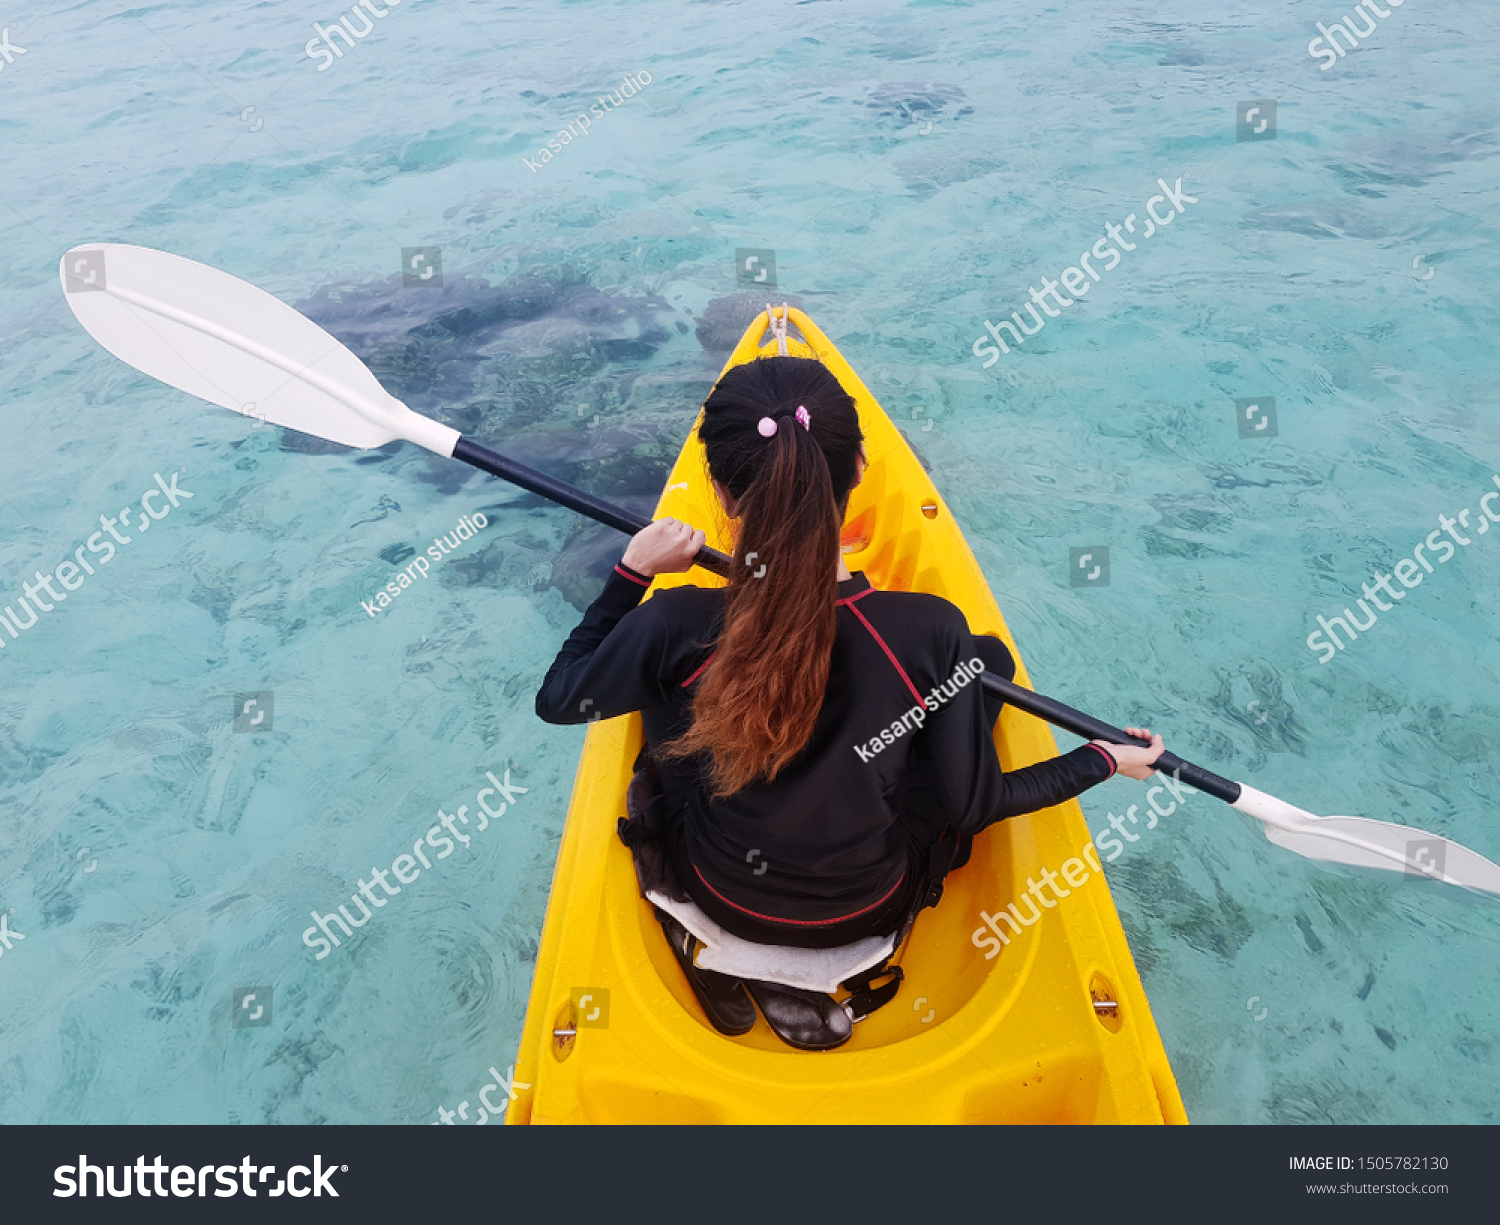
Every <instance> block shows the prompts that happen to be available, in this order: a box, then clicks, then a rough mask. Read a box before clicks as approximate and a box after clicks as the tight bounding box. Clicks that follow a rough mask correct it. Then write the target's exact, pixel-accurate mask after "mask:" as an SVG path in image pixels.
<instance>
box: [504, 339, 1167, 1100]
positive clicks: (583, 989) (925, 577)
mask: <svg viewBox="0 0 1500 1225" xmlns="http://www.w3.org/2000/svg"><path fill="white" fill-rule="evenodd" d="M790 319H791V323H792V325H793V327H794V330H795V331H798V332H800V333H801V337H802V339H801V340H800V341H799V340H796V339H792V340H790V341H789V347H788V351H789V352H790V353H792V354H793V355H795V356H816V357H818V358H819V359H820V360H822V361H823V362H824V364H826V365H827V366H828V367H829V368H830V369H831V370H832V371H833V372H834V374H835V375H836V376H837V377H838V379H839V381H840V382H841V383H842V384H843V385H844V387H845V388H846V389H847V390H848V391H849V392H850V394H852V395H853V396H854V397H855V400H856V402H857V404H858V407H859V413H860V424H861V427H862V429H863V430H864V433H865V447H866V454H867V456H868V459H869V467H868V469H867V471H866V474H865V478H864V481H863V482H862V483H861V484H860V486H859V487H858V488H857V489H856V490H855V491H854V493H853V495H852V497H851V500H850V507H849V512H848V515H847V517H846V521H845V527H844V533H843V539H844V552H845V554H846V557H845V560H846V561H847V563H848V565H849V568H850V569H851V570H863V571H865V573H866V574H867V575H868V576H869V578H870V581H871V582H872V583H873V584H874V585H875V586H876V587H879V588H882V589H885V590H903V591H904V590H917V591H927V592H931V593H933V594H936V595H941V596H943V597H945V598H946V599H949V600H951V601H952V602H953V603H954V604H956V605H958V607H959V608H961V609H962V610H963V612H964V614H965V616H966V617H967V618H968V621H969V625H970V627H971V628H972V629H973V630H974V632H976V633H981V634H997V635H999V636H1000V637H1001V638H1002V639H1003V640H1004V641H1005V643H1006V645H1007V646H1009V647H1010V649H1011V652H1012V654H1013V655H1014V656H1015V658H1016V660H1017V668H1018V670H1017V675H1016V681H1017V683H1018V684H1022V685H1027V686H1029V685H1030V680H1029V678H1028V677H1027V674H1026V670H1025V665H1024V663H1022V662H1021V655H1020V652H1019V651H1018V650H1017V648H1016V645H1015V643H1014V641H1013V640H1012V639H1011V636H1010V632H1009V630H1008V629H1007V628H1006V626H1005V622H1004V619H1003V617H1002V616H1001V614H1000V609H999V607H998V606H997V604H996V602H995V599H994V596H993V595H992V594H991V592H990V590H989V587H988V585H987V584H986V582H985V580H984V576H983V574H982V573H981V572H980V569H979V566H978V563H977V562H976V561H975V559H974V556H973V554H972V553H971V552H970V550H969V547H968V545H967V543H966V542H965V540H964V538H963V535H962V533H961V531H960V530H959V528H958V526H957V524H956V523H955V522H954V521H953V518H952V516H951V514H950V512H949V510H948V507H947V505H946V503H945V502H944V501H943V500H942V498H941V496H940V495H939V494H938V492H937V490H936V488H935V487H934V486H933V484H932V482H931V481H930V480H929V479H928V477H927V474H926V473H925V472H924V471H923V469H922V467H921V465H920V463H919V462H918V461H917V459H916V457H915V455H914V454H913V453H912V451H911V449H910V447H908V446H907V444H906V442H905V440H904V439H903V438H902V437H901V435H900V433H899V432H898V431H897V430H896V428H895V426H894V425H893V424H892V423H891V421H890V419H889V418H888V417H887V416H886V414H885V412H884V411H883V410H882V409H881V408H880V406H879V404H878V403H877V402H876V401H875V399H874V397H873V396H871V395H870V393H869V391H868V390H867V389H866V388H865V386H864V384H863V383H862V382H860V380H859V378H858V376H857V375H855V373H854V372H853V371H852V370H851V369H850V368H849V366H848V364H847V363H846V362H845V361H844V359H843V357H842V355H840V354H839V353H838V350H837V349H836V348H834V346H833V345H832V343H831V342H829V341H828V339H827V338H826V337H825V336H824V335H823V334H822V332H820V331H819V330H818V329H817V327H816V326H815V325H814V324H813V323H812V322H811V320H809V319H808V318H807V317H806V316H805V315H804V314H803V313H802V312H800V311H797V310H792V311H791V312H790ZM766 328H767V320H766V316H765V315H761V316H759V317H758V319H757V321H756V322H755V323H754V324H752V326H751V328H750V329H749V330H748V331H747V332H746V334H745V336H744V338H743V339H742V340H741V342H740V344H739V346H738V348H737V349H736V350H735V352H734V354H733V355H732V356H731V357H730V359H729V365H730V366H733V365H737V364H740V363H742V362H745V361H749V360H753V359H754V358H755V357H757V356H769V355H772V354H774V353H775V352H776V351H777V348H776V345H775V343H774V341H773V342H771V343H769V344H765V345H762V343H761V342H762V338H763V336H764V334H765V332H766ZM726 368H727V367H726ZM656 514H657V517H660V516H662V515H672V516H675V517H677V518H679V519H682V520H684V521H686V522H688V523H691V524H693V525H694V526H697V527H702V528H703V529H704V530H705V531H706V532H707V534H708V543H709V544H710V545H711V546H713V547H715V548H719V549H722V550H724V551H726V552H730V551H732V543H731V539H730V536H729V530H728V524H727V522H726V521H725V519H724V516H723V514H722V511H721V510H720V509H719V507H718V505H717V502H716V501H715V500H714V498H713V493H712V489H711V487H710V486H709V483H708V478H707V474H706V470H705V466H704V461H703V456H702V451H701V448H700V447H699V445H698V443H697V439H696V432H695V433H694V435H692V436H690V438H689V441H688V443H687V445H686V446H685V447H684V448H683V451H682V453H681V455H680V456H679V457H678V460H677V463H676V466H675V467H674V468H673V470H672V474H671V476H670V477H669V478H668V481H667V490H666V492H665V493H664V494H663V496H662V499H661V501H660V503H659V505H658V507H657V512H656ZM681 582H693V583H696V584H699V585H717V584H718V583H719V582H720V580H718V579H717V578H715V577H714V576H712V575H709V574H706V573H704V572H703V571H701V570H694V571H693V572H692V573H691V574H690V575H663V576H659V577H658V579H657V581H656V586H658V587H665V586H669V585H673V584H676V583H681ZM641 739H642V731H641V720H640V717H639V716H638V715H629V716H624V717H621V718H617V719H610V720H605V721H601V722H599V723H596V724H594V725H592V726H591V727H590V728H589V730H588V736H587V738H586V740H585V744H584V751H583V756H582V759H581V760H580V762H579V767H578V777H577V780H576V782H575V784H574V790H573V798H572V803H571V805H570V807H569V811H568V819H567V825H566V827H565V829H564V831H563V837H562V846H561V849H560V851H559V855H558V862H557V868H556V872H555V874H554V878H553V885H552V894H551V897H550V899H549V902H548V907H547V916H546V920H545V922H544V925H543V929H542V940H541V946H540V949H539V951H538V956H537V968H536V974H535V978H534V981H533V984H532V993H531V1000H530V1004H529V1006H528V1009H527V1015H526V1023H525V1028H524V1030H523V1033H522V1039H521V1047H520V1052H519V1055H518V1058H517V1063H516V1079H517V1081H518V1082H521V1083H520V1084H518V1085H517V1086H516V1088H517V1098H516V1100H515V1101H513V1102H512V1104H511V1106H510V1109H509V1111H508V1113H507V1122H510V1123H647V1122H650V1123H692V1122H702V1123H708V1122H715V1123H851V1122H859V1123H916V1122H929V1123H980V1122H987V1123H1163V1122H1165V1123H1185V1122H1187V1117H1186V1113H1185V1111H1184V1109H1183V1105H1182V1100H1181V1097H1180V1095H1179V1093H1178V1090H1177V1085H1176V1081H1175V1079H1174V1077H1173V1075H1172V1070H1171V1067H1170V1066H1169V1064H1168V1062H1167V1057H1166V1053H1165V1050H1164V1049H1163V1046H1162V1042H1161V1037H1160V1035H1159V1034H1158V1032H1157V1029H1156V1025H1155V1022H1154V1021H1153V1019H1152V1016H1151V1010H1150V1006H1149V1004H1148V1002H1147V999H1146V995H1145V991H1144V989H1143V987H1142V985H1141V982H1140V979H1139V976H1138V975H1137V973H1136V970H1135V966H1134V963H1133V962H1132V960H1131V956H1130V949H1129V946H1128V944H1127V942H1126V939H1125V933H1124V930H1123V929H1122V927H1121V925H1120V920H1119V916H1118V914H1117V913H1116V911H1115V908H1114V903H1113V900H1112V898H1111V897H1110V893H1109V888H1108V885H1107V884H1106V882H1105V880H1104V878H1103V875H1102V874H1101V873H1091V874H1090V876H1089V879H1088V880H1087V881H1086V883H1084V884H1082V885H1081V886H1079V887H1077V888H1074V889H1072V891H1071V895H1070V896H1068V897H1066V898H1061V897H1059V898H1058V900H1056V901H1055V902H1054V903H1053V904H1052V906H1051V907H1049V908H1044V909H1043V910H1042V912H1041V917H1040V919H1039V920H1037V921H1036V922H1035V923H1034V924H1033V925H1032V926H1029V927H1024V928H1022V929H1021V931H1020V933H1019V934H1018V935H1010V932H1009V928H1008V927H1006V929H1005V930H1006V932H1007V935H1010V943H1009V945H1008V946H1006V947H1005V948H1003V949H1002V950H1001V951H1000V952H999V955H998V956H995V957H993V958H991V959H988V960H987V959H986V957H985V955H984V954H985V951H986V950H987V949H988V948H989V947H991V946H990V945H985V946H984V947H983V948H980V947H976V945H975V944H974V943H973V942H972V940H971V934H972V933H973V932H974V931H975V930H976V929H978V928H982V926H983V923H982V920H981V918H980V912H981V910H984V911H988V912H989V913H990V914H991V915H998V914H999V913H1000V912H1001V911H1002V910H1004V909H1005V907H1006V906H1007V905H1008V904H1009V903H1010V902H1012V901H1013V900H1017V899H1019V898H1020V897H1021V896H1022V895H1024V894H1026V893H1027V879H1028V877H1031V878H1036V877H1037V876H1038V875H1039V873H1040V872H1041V870H1042V869H1043V868H1049V869H1051V870H1052V871H1053V872H1054V873H1057V872H1060V871H1061V870H1062V867H1063V864H1064V863H1065V862H1066V861H1067V860H1069V859H1070V858H1081V857H1082V856H1083V848H1084V847H1085V846H1086V845H1087V844H1088V843H1089V841H1090V833H1089V831H1088V828H1087V827H1086V825H1085V823H1084V819H1083V813H1082V810H1081V809H1080V808H1079V805H1078V803H1077V801H1076V800H1073V801H1069V802H1068V803H1066V804H1060V805H1058V806H1056V807H1054V808H1049V809H1046V810H1044V811H1042V812H1038V813H1034V814H1031V815H1029V816H1025V817H1016V818H1012V819H1010V820H1007V821H1003V822H1000V823H999V824H997V825H995V826H993V827H991V828H990V829H989V830H986V831H985V832H984V833H983V834H981V835H980V836H979V837H977V838H976V839H975V844H974V852H973V856H972V858H971V859H970V861H969V863H968V864H966V865H965V866H964V867H963V868H960V869H957V870H956V871H954V872H953V873H952V874H950V876H949V877H948V880H947V884H946V887H945V891H944V896H943V899H942V902H941V904H940V905H939V906H938V907H937V908H936V909H929V910H924V911H923V912H922V913H921V916H920V917H919V918H918V920H917V923H916V927H915V928H914V930H913V933H912V935H911V937H910V938H909V939H908V941H907V943H906V945H905V947H904V948H903V949H901V950H900V951H898V953H897V957H896V959H897V960H898V961H899V962H900V964H901V965H902V966H903V968H904V969H905V972H906V981H905V983H904V984H903V985H902V988H901V990H900V992H899V994H898V995H897V996H896V999H895V1000H894V1001H893V1002H892V1003H890V1004H889V1005H887V1006H886V1007H885V1008H883V1009H882V1010H880V1011H878V1012H876V1013H875V1014H874V1015H873V1016H871V1017H870V1018H869V1019H867V1020H865V1021H863V1022H861V1023H860V1024H858V1025H856V1026H855V1028H854V1036H853V1037H852V1038H851V1039H850V1040H849V1042H848V1043H846V1044H845V1045H844V1046H842V1047H840V1048H838V1049H837V1050H834V1051H830V1052H825V1053H818V1054H814V1053H808V1052H801V1051H795V1050H792V1049H791V1048H789V1047H787V1046H786V1045H784V1044H783V1043H782V1042H781V1041H780V1040H779V1039H778V1038H776V1037H775V1035H774V1034H772V1033H771V1031H770V1029H769V1028H768V1027H767V1025H766V1024H765V1021H764V1020H763V1019H758V1020H757V1022H756V1026H755V1028H754V1029H753V1030H752V1031H751V1032H750V1033H749V1034H746V1035H744V1036H743V1037H739V1038H726V1037H724V1036H722V1035H720V1034H719V1033H717V1032H716V1031H715V1030H713V1029H712V1027H711V1026H710V1025H709V1024H708V1021H707V1019H706V1018H705V1017H704V1016H703V1014H702V1011H701V1009H700V1008H699V1005H698V1003H697V1001H696V999H695V998H694V997H693V994H692V991H691V989H690V988H689V986H688V984H687V982H686V980H685V978H684V977H683V974H682V971H681V969H680V968H679V967H678V965H677V963H676V961H675V960H674V959H673V957H672V954H671V951H670V950H669V949H668V947H667V944H666V941H665V939H664V938H663V936H662V933H661V928H660V926H659V925H658V924H657V922H656V919H655V918H654V916H653V914H652V911H651V908H650V907H649V906H648V905H647V904H646V902H644V901H643V900H642V899H641V897H640V895H639V893H638V891H637V887H636V880H635V873H634V868H633V866H632V863H631V857H630V852H629V851H628V850H627V849H626V848H625V846H624V845H623V844H621V842H620V841H619V839H618V837H617V836H616V834H615V824H616V821H617V820H618V819H619V818H620V817H622V816H623V815H624V814H625V789H626V785H627V784H628V782H629V780H630V774H631V765H632V763H633V762H634V759H635V755H636V752H637V750H638V749H639V747H640V744H641ZM996 745H997V748H998V751H999V755H1000V761H1001V765H1002V766H1003V767H1004V768H1005V769H1007V770H1011V769H1017V768H1019V767H1021V766H1025V765H1028V764H1030V763H1032V762H1035V761H1039V760H1043V759H1045V758H1048V757H1052V756H1055V755H1056V753H1057V746H1056V742H1055V741H1054V739H1053V737H1052V733H1051V730H1050V729H1049V728H1048V727H1047V725H1046V724H1044V723H1042V722H1041V721H1040V720H1037V719H1034V718H1032V717H1030V716H1028V715H1025V714H1022V713H1021V712H1019V711H1016V710H1014V709H1012V708H1010V707H1007V708H1006V709H1005V711H1004V713H1003V714H1002V716H1001V719H1000V724H999V726H998V728H997V732H996ZM1075 875H1076V873H1075ZM1021 909H1022V910H1023V911H1024V912H1025V913H1029V910H1027V908H1026V907H1024V906H1023V907H1022V908H1021ZM984 934H985V936H988V935H989V933H988V932H985V933H984ZM981 939H983V937H981ZM585 997H587V998H585ZM1111 1002H1112V1003H1113V1007H1111V1006H1110V1004H1111ZM580 1004H581V1005H582V1006H581V1007H580V1006H579V1005H580ZM523 1085H524V1086H525V1087H522V1086H523Z"/></svg>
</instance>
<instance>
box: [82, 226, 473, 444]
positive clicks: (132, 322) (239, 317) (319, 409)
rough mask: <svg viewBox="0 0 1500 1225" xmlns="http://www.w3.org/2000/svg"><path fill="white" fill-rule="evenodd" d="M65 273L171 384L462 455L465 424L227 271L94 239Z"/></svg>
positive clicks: (92, 313)
mask: <svg viewBox="0 0 1500 1225" xmlns="http://www.w3.org/2000/svg"><path fill="white" fill-rule="evenodd" d="M58 275H59V277H60V279H61V280H62V287H63V294H64V296H65V297H66V299H67V302H68V306H69V307H70V308H72V311H73V314H74V315H75V316H76V317H77V319H78V322H79V323H81V324H83V326H84V328H85V329H86V330H87V331H88V333H89V335H91V336H92V337H93V338H94V339H95V340H97V341H98V342H99V343H100V344H101V345H103V346H104V347H105V348H106V349H108V350H109V351H110V352H111V353H113V354H114V355H115V356H116V357H118V358H119V359H120V360H121V361H123V362H126V363H128V364H129V365H131V366H134V367H135V368H136V369H137V370H140V371H142V372H144V373H146V374H149V375H151V377H152V378H156V379H160V380H161V381H162V382H163V383H166V384H167V385H168V386H171V387H175V388H177V389H178V390H180V391H185V392H187V393H188V394H189V395H194V396H197V397H198V398H199V399H201V400H207V401H208V402H209V403H210V404H217V405H219V406H220V407H221V408H228V409H232V410H233V411H235V412H237V413H243V414H245V415H246V416H249V417H256V418H259V419H260V420H262V421H267V422H270V423H271V424H272V425H281V426H286V427H287V428H288V429H294V430H300V431H301V432H302V433H304V434H312V435H314V436H315V437H318V438H326V439H327V440H328V441H330V442H337V443H341V444H343V445H344V446H346V447H358V448H360V449H362V450H363V449H366V448H369V447H379V446H384V445H385V444H386V443H388V442H394V441H396V440H397V439H406V440H408V441H411V442H415V443H417V444H418V445H419V446H423V447H426V448H427V449H428V450H430V451H436V452H437V453H438V454H440V455H452V454H453V446H454V444H455V443H456V442H457V441H458V438H459V434H458V431H457V430H453V429H450V428H449V427H448V426H445V425H440V424H438V423H437V422H436V421H432V420H430V419H429V418H427V417H423V416H420V415H419V414H417V413H414V412H412V411H411V410H410V409H409V408H407V407H406V405H404V404H402V403H401V401H399V400H397V399H395V398H394V397H392V396H391V395H389V394H388V393H387V392H386V390H385V388H383V387H382V386H381V385H380V383H379V381H378V380H377V379H376V378H375V376H374V375H373V374H371V373H370V371H369V368H368V367H367V366H366V365H365V364H364V362H362V361H360V360H359V358H357V357H356V356H355V355H354V354H353V353H351V352H350V351H349V350H348V349H346V348H345V347H344V346H343V345H342V344H340V343H339V342H338V341H337V340H335V339H334V338H333V337H332V336H330V335H329V334H328V333H327V332H325V331H324V330H323V329H322V328H320V327H319V326H318V325H317V324H316V323H314V322H313V321H312V320H311V319H308V318H307V317H306V316H304V315H302V314H300V313H299V312H298V311H296V310H294V309H293V308H292V307H290V306H288V305H287V304H286V303H285V302H282V301H281V300H280V299H279V298H274V297H272V296H271V295H270V294H268V293H266V292H265V291H264V290H263V289H257V288H256V287H255V286H254V285H251V284H249V283H248V282H246V281H242V280H240V279H239V278H238V277H233V276H230V275H229V274H228V273H227V272H220V271H219V270H218V269H217V268H210V267H208V266H207V265H205V264H199V263H195V262H194V261H193V260H189V259H183V258H182V257H181V256H178V255H171V254H168V253H167V252H165V251H153V250H151V249H150V248H149V247H134V246H128V245H125V244H121V243H91V244H87V245H84V246H80V247H74V248H73V249H72V250H71V251H69V252H68V253H67V254H66V255H64V256H63V257H62V261H61V264H60V266H59V268H58Z"/></svg>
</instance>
